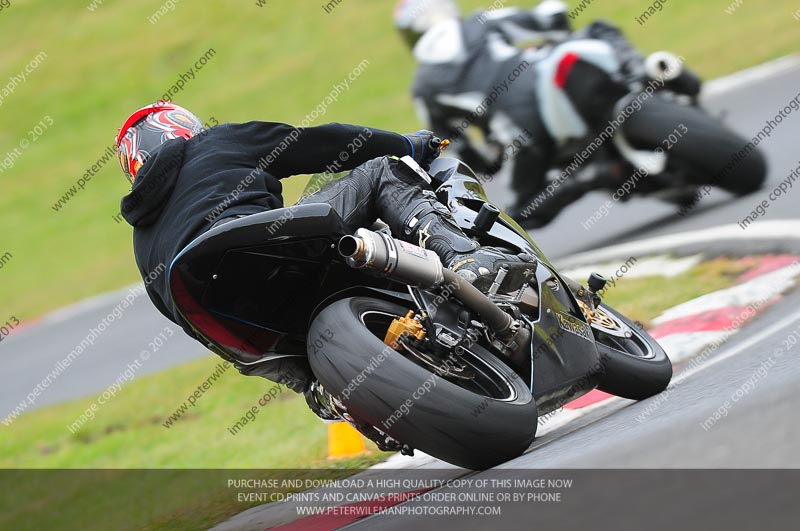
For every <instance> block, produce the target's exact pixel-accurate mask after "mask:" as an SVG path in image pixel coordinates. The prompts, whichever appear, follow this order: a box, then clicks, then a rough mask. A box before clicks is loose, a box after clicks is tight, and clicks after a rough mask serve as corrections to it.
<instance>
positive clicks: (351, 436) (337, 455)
mask: <svg viewBox="0 0 800 531" xmlns="http://www.w3.org/2000/svg"><path fill="white" fill-rule="evenodd" d="M366 451H367V447H366V445H365V444H364V437H363V436H362V435H361V434H360V433H358V431H357V430H356V429H355V428H354V427H352V426H351V425H350V424H348V423H346V422H335V423H333V424H328V459H344V458H347V457H355V456H357V455H361V454H363V453H364V452H366Z"/></svg>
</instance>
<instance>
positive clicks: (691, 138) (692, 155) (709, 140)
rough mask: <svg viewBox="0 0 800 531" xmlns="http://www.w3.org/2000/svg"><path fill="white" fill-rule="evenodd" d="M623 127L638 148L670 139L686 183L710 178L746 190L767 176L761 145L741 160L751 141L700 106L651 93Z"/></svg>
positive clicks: (673, 162)
mask: <svg viewBox="0 0 800 531" xmlns="http://www.w3.org/2000/svg"><path fill="white" fill-rule="evenodd" d="M676 130H677V132H676ZM624 132H625V135H626V137H627V139H628V140H629V141H630V143H631V145H633V146H634V147H636V148H638V149H655V148H657V147H661V148H662V149H663V148H664V144H663V142H665V141H667V142H668V143H669V145H670V146H669V151H668V155H669V168H670V169H673V170H677V171H679V172H681V173H682V174H684V175H686V176H687V178H688V181H689V182H688V183H685V184H699V185H702V184H710V185H713V186H719V187H720V188H723V189H725V190H727V191H729V192H732V193H734V194H736V195H746V194H750V193H752V192H755V191H757V190H759V189H760V188H761V186H762V185H763V184H764V181H765V179H766V176H767V164H766V160H765V158H764V155H763V153H762V152H761V151H760V150H759V149H758V148H754V149H752V150H751V151H749V153H747V155H746V156H744V157H743V158H741V159H738V160H737V156H738V155H737V154H738V153H739V152H740V151H742V150H743V149H745V146H747V145H748V143H749V142H750V141H749V140H746V139H744V138H742V137H740V136H739V135H737V134H735V133H733V132H731V131H729V130H728V129H726V128H725V127H724V126H723V125H722V124H721V123H719V122H718V121H717V120H715V119H714V118H713V117H711V116H709V115H708V114H706V113H705V112H703V111H702V110H701V109H698V108H696V107H689V106H686V105H681V104H679V103H677V102H674V101H670V100H667V99H664V98H661V97H653V98H650V99H649V100H647V101H645V102H644V103H642V108H641V110H639V111H636V112H635V113H633V114H631V115H630V117H629V118H628V119H627V121H626V122H625V125H624ZM670 135H672V137H670ZM671 140H674V142H672V141H671Z"/></svg>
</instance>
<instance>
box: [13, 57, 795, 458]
mask: <svg viewBox="0 0 800 531" xmlns="http://www.w3.org/2000/svg"><path fill="white" fill-rule="evenodd" d="M798 86H800V65H798V66H795V67H794V68H791V69H788V70H786V69H784V70H783V71H781V72H780V73H777V74H774V75H770V76H765V77H763V78H762V79H758V80H756V81H752V82H748V83H745V84H743V85H740V86H736V87H733V88H731V89H730V90H727V91H726V92H724V93H719V94H717V95H715V96H714V97H713V98H711V99H709V101H707V102H706V105H707V108H708V109H710V110H711V112H713V113H722V112H724V113H725V121H726V123H727V124H728V125H729V126H730V127H732V128H733V129H734V130H736V131H738V132H740V133H741V134H742V135H743V136H744V137H747V138H749V137H752V136H753V135H755V134H756V133H757V132H758V131H759V130H760V129H761V128H762V127H763V125H764V122H765V120H767V119H771V118H773V117H774V115H775V114H776V113H777V112H778V111H779V109H780V108H782V107H783V106H784V105H785V104H786V102H788V100H789V99H791V98H792V97H793V96H794V95H795V94H796V91H797V87H798ZM798 129H800V112H795V113H794V114H792V115H791V116H790V117H789V118H788V119H785V120H784V121H783V123H782V124H781V126H780V127H778V128H777V129H776V130H775V132H774V133H773V135H772V137H771V138H770V139H769V140H768V141H767V142H766V143H762V148H763V149H764V150H765V152H766V154H767V158H768V160H769V163H770V177H769V179H770V183H772V184H769V185H767V187H766V188H765V190H766V191H764V192H760V193H759V194H756V195H755V196H751V197H746V198H740V199H735V200H733V199H730V198H729V196H728V195H727V194H725V193H724V192H719V191H714V192H713V193H712V195H711V197H710V198H707V199H705V200H704V202H703V203H702V204H701V205H700V206H699V207H697V208H696V209H695V210H694V211H692V213H691V215H689V216H687V217H685V218H681V217H679V216H677V215H676V213H675V209H674V207H671V206H669V205H665V204H661V203H659V202H657V201H654V200H648V199H636V200H633V201H630V202H628V203H625V204H619V205H616V206H615V208H614V209H613V210H612V211H611V213H610V214H609V216H608V217H607V218H606V219H604V220H603V221H601V222H600V223H598V224H597V225H596V226H595V227H594V228H593V229H592V230H591V231H586V230H584V229H583V228H582V227H581V226H580V221H581V220H583V219H585V218H586V216H588V215H589V214H590V213H592V212H594V210H595V209H597V208H598V207H599V206H600V205H601V204H602V203H603V202H604V201H605V200H606V199H607V197H608V196H607V195H603V194H591V195H589V196H587V197H585V198H583V199H582V200H581V201H580V202H578V203H576V204H575V205H572V206H570V207H569V208H568V209H567V210H566V211H564V212H563V213H562V214H561V215H560V216H559V217H558V218H557V219H556V220H555V221H554V222H553V223H552V224H550V225H549V226H548V227H546V228H544V229H542V230H537V231H535V232H534V233H533V235H534V238H535V239H536V240H537V242H538V243H539V245H540V247H541V248H542V249H543V250H544V252H545V253H546V254H547V255H548V256H550V257H551V258H555V259H556V260H555V261H556V262H557V261H558V260H557V258H558V257H560V256H565V255H568V254H570V253H574V252H577V251H581V250H587V249H591V248H595V247H599V246H603V245H608V244H611V243H618V242H623V241H627V240H631V239H640V238H644V237H648V236H652V235H658V234H665V233H672V232H680V231H685V230H692V229H698V228H705V227H710V226H714V225H718V224H721V223H731V222H736V221H739V220H740V219H741V218H742V217H744V216H745V215H747V214H748V213H749V212H750V210H752V208H753V207H754V206H755V203H757V202H758V201H760V200H761V194H764V195H765V194H766V193H767V191H768V190H770V189H771V188H772V186H774V184H775V183H777V182H779V181H780V180H782V179H783V178H785V176H786V175H787V174H788V173H789V171H790V170H791V169H792V168H794V167H795V166H797V164H798V156H797V152H796V150H795V149H794V148H795V146H796V138H797V131H798ZM488 191H489V194H490V197H492V198H493V199H494V200H495V201H496V202H497V203H498V204H500V205H503V204H505V203H507V202H509V200H510V196H509V193H508V192H507V191H506V190H505V189H504V188H503V183H502V180H501V179H498V180H497V181H496V182H494V183H490V185H489V186H488ZM796 204H797V203H796V197H794V196H792V195H790V196H788V197H787V196H785V197H784V198H782V199H781V200H779V201H777V202H776V203H775V204H774V205H773V206H772V208H771V209H770V210H769V211H768V212H767V214H766V215H765V216H764V217H763V218H762V219H785V218H795V217H797V213H798V210H797V206H796ZM124 296H125V292H124V291H123V292H120V293H116V294H109V295H105V296H103V297H100V298H98V299H94V300H90V301H86V302H84V303H81V304H80V305H78V306H76V307H72V308H68V309H65V310H63V311H61V312H59V313H58V314H55V315H52V316H50V317H48V318H46V319H45V320H43V321H42V322H40V323H38V324H36V325H33V326H30V327H28V328H25V329H21V330H18V331H16V332H15V333H13V334H12V335H11V336H10V337H8V338H6V339H5V340H4V341H3V343H2V345H0V352H2V355H3V360H4V370H3V372H2V377H0V420H2V419H4V418H5V417H6V415H7V414H8V413H9V412H10V411H11V410H12V409H13V408H14V407H16V406H17V405H18V404H19V403H20V402H21V401H24V400H25V397H26V396H27V395H28V394H29V393H30V392H31V390H32V389H33V388H34V387H35V386H36V385H37V384H38V383H39V382H40V381H41V380H42V379H43V378H45V377H46V376H47V374H48V373H49V372H50V371H51V370H52V369H53V367H54V366H55V365H56V364H57V363H58V361H59V360H61V359H63V358H64V357H65V356H67V355H68V354H69V352H70V351H71V350H73V349H74V348H75V346H76V345H78V344H79V343H80V342H81V340H82V339H84V338H85V337H86V336H87V334H88V333H89V330H90V329H91V328H93V327H97V326H98V323H100V321H102V320H103V318H104V317H106V316H107V315H108V314H109V313H110V312H111V310H112V309H113V308H114V307H115V306H117V305H118V304H119V303H120V301H121V300H122V299H123V298H124ZM166 326H171V327H172V328H173V330H174V331H175V335H174V336H173V337H171V338H170V339H169V340H168V341H167V342H166V344H165V346H164V347H162V348H161V349H160V350H159V351H158V352H157V353H156V354H154V355H152V356H151V357H150V359H149V360H148V361H147V362H144V364H143V366H142V367H141V368H140V369H138V370H137V372H136V374H137V376H140V375H143V374H147V373H152V372H156V371H160V370H163V369H165V368H167V367H170V366H174V365H178V364H180V363H183V362H185V361H187V360H190V359H196V358H199V357H202V356H206V355H208V353H207V351H206V350H205V349H203V348H202V346H201V345H199V344H197V343H195V342H193V341H192V340H189V339H188V338H185V337H184V336H183V334H182V333H181V332H180V330H179V329H178V328H177V327H176V326H175V325H172V324H171V323H169V321H167V320H166V319H164V318H163V317H161V316H160V315H159V314H158V313H157V311H156V310H155V309H154V308H153V307H152V305H151V304H150V303H149V301H148V300H147V299H146V297H145V296H140V297H138V298H137V299H136V301H135V302H134V304H133V306H131V307H130V308H128V309H127V310H126V311H125V313H124V316H123V317H122V318H121V319H119V320H117V321H115V322H114V323H113V324H112V325H111V326H109V327H108V328H107V330H106V331H105V332H104V333H103V334H101V335H100V337H99V338H98V340H97V341H96V342H95V343H94V345H93V346H91V347H90V348H89V349H87V350H86V351H85V352H83V354H81V356H80V357H79V358H78V359H77V360H76V361H75V362H74V363H73V364H72V365H71V366H70V367H69V368H67V369H66V370H65V371H64V372H63V373H62V374H60V375H59V376H58V378H56V380H55V381H54V382H53V383H51V385H50V386H49V388H48V389H46V390H45V391H44V392H43V393H42V394H41V395H40V396H39V397H37V398H36V400H35V404H34V405H33V406H30V407H29V408H28V409H27V411H30V410H32V409H35V408H38V407H42V406H45V405H48V404H53V403H58V402H62V401H65V400H69V399H74V398H79V397H81V396H86V395H95V394H97V393H100V392H102V391H103V390H105V389H106V388H107V387H108V386H109V385H110V384H111V383H112V382H114V381H115V380H116V379H117V378H118V377H119V376H120V374H121V373H122V372H123V371H124V370H125V369H126V368H127V367H128V366H129V365H130V364H131V363H133V362H134V360H136V359H137V358H138V357H139V355H140V352H141V351H142V350H143V349H146V348H147V347H148V343H149V342H150V341H151V340H152V339H153V338H154V337H155V336H156V335H158V334H159V332H161V331H162V329H163V328H164V327H166ZM737 341H738V339H737ZM764 352H767V350H764ZM760 353H761V350H760V349H756V350H754V352H753V356H758V355H761V354H760ZM746 359H749V358H748V357H747V356H746V357H745V358H744V359H742V360H741V361H738V362H737V364H738V363H745V360H746ZM755 359H756V358H753V360H755ZM748 363H749V362H748ZM737 366H738V365H737ZM721 368H722V367H721ZM731 370H740V371H746V370H747V366H745V365H743V366H741V367H739V368H738V369H734V368H732V369H731ZM787 374H788V373H787ZM793 374H794V377H795V381H796V377H797V374H796V372H794V373H793ZM704 379H707V380H708V383H707V387H708V388H710V389H716V388H718V387H719V386H725V385H728V384H727V383H726V382H727V380H725V379H723V378H720V377H718V376H717V375H713V376H712V375H705V376H704ZM776 380H780V381H785V382H788V381H790V380H791V378H789V377H788V376H787V377H786V378H782V379H781V378H776ZM733 383H735V380H734V381H731V383H730V385H733ZM787 385H788V383H787ZM763 387H768V386H763ZM769 387H771V386H769ZM721 392H722V390H721ZM762 392H764V391H762V390H761V389H760V388H759V390H758V391H757V392H754V393H755V394H754V396H759V395H760V393H762ZM776 392H777V391H776ZM698 393H700V390H699V389H698ZM701 394H702V393H701ZM693 396H694V397H695V398H694V401H695V403H696V402H697V401H698V400H701V397H700V395H693ZM776 396H777V395H773V399H776ZM763 398H764V399H765V400H766V399H767V398H768V397H763ZM702 401H703V402H705V401H707V402H708V405H709V407H710V406H711V405H713V404H714V402H713V401H712V400H711V399H710V398H702ZM787 403H788V402H787ZM787 407H788V406H787ZM743 409H746V408H743ZM627 414H628V413H617V414H614V415H611V416H610V417H607V418H605V419H604V420H603V421H602V422H599V423H598V424H597V425H593V426H592V427H591V428H587V429H584V430H581V431H582V432H591V431H594V430H603V433H605V432H612V433H613V432H616V431H617V430H622V431H626V432H630V431H631V430H632V429H633V430H635V431H636V432H637V433H639V436H641V437H644V436H645V435H646V434H647V433H650V432H651V431H652V430H653V429H654V428H653V427H649V428H646V426H648V424H642V425H641V426H636V427H635V428H632V427H631V424H630V419H626V418H625V415H627ZM784 424H785V422H784V423H779V422H778V421H777V418H776V420H775V422H774V424H773V427H774V430H775V431H777V430H778V428H780V430H783V429H784V428H785V426H784ZM603 426H605V428H603ZM767 427H768V426H765V428H767ZM701 431H702V430H701ZM781 433H783V432H782V431H781ZM704 435H705V436H708V435H707V434H704ZM762 435H763V434H762ZM578 437H579V438H581V439H582V440H584V444H577V445H575V446H574V447H573V449H572V450H570V451H565V452H555V453H556V454H557V455H558V456H559V457H558V460H555V457H550V458H548V457H547V456H548V455H550V452H553V450H549V449H548V448H546V447H543V448H540V449H539V450H538V451H537V453H536V459H535V461H536V462H540V461H539V460H540V459H545V460H546V461H548V460H549V459H553V461H552V462H551V465H550V466H562V465H563V466H567V465H568V461H564V460H566V459H568V458H569V456H572V459H573V460H574V462H575V463H583V465H584V466H601V465H602V464H610V463H612V462H615V461H612V460H607V459H610V458H609V455H613V454H607V453H604V452H601V453H599V454H598V453H597V452H596V450H594V449H591V450H590V449H589V448H588V444H587V443H588V441H589V440H590V438H585V436H580V435H579V436H578ZM573 438H574V436H573ZM595 438H596V434H595V436H594V437H591V440H594V439H595ZM573 443H575V441H573ZM685 444H687V445H688V444H690V443H689V442H686V443H685ZM698 444H700V443H698ZM558 446H561V445H555V446H553V447H552V448H555V447H558ZM704 447H705V446H704ZM592 448H594V447H592ZM720 455H721V457H720V459H721V460H720V463H723V462H726V463H727V464H728V465H735V464H736V462H735V461H725V459H724V457H725V456H724V454H720ZM777 455H778V456H779V455H780V454H777ZM623 457H624V458H626V459H632V460H635V459H637V457H636V454H635V453H630V452H623V454H621V456H620V457H619V458H618V459H623ZM751 457H752V459H757V457H756V456H751ZM771 457H772V458H776V459H778V461H776V463H778V462H779V463H783V464H784V465H786V464H789V463H797V457H794V458H793V460H790V458H791V456H789V455H785V456H783V457H780V458H778V457H776V454H772V455H771ZM765 458H766V457H765ZM783 458H785V460H783ZM521 459H522V460H521V461H520V463H519V466H533V464H534V463H533V462H532V461H528V459H530V460H533V457H523V458H521ZM641 459H646V457H645V456H644V455H642V456H641ZM650 459H653V456H652V454H651V455H650ZM664 459H665V460H666V459H668V455H665V456H664ZM642 462H643V461H642ZM661 462H662V461H659V460H650V461H648V464H649V465H650V466H652V465H653V464H654V463H661ZM697 462H698V463H700V462H702V463H706V465H707V463H708V461H707V458H706V457H700V456H698V461H697ZM629 464H631V465H632V466H636V465H635V462H631V463H629ZM620 466H622V464H621V462H620Z"/></svg>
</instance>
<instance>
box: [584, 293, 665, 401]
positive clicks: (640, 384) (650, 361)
mask: <svg viewBox="0 0 800 531" xmlns="http://www.w3.org/2000/svg"><path fill="white" fill-rule="evenodd" d="M591 327H592V332H593V333H594V336H595V343H596V344H597V351H598V352H599V353H600V363H601V365H602V369H601V371H600V373H599V374H598V388H599V389H600V390H601V391H605V392H606V393H611V394H612V395H617V396H621V397H623V398H630V399H632V400H643V399H645V398H649V397H651V396H653V395H657V394H658V393H660V392H661V391H663V390H664V389H666V388H667V386H668V385H669V382H670V380H671V379H672V362H670V360H669V357H668V356H667V353H666V352H664V349H663V348H661V345H659V344H658V342H657V341H656V340H655V339H653V337H652V336H650V334H648V333H647V332H646V331H645V330H644V329H643V328H642V327H641V326H639V325H638V324H637V323H633V322H632V321H631V320H630V319H628V318H627V317H625V316H623V315H622V314H620V313H619V312H617V311H616V310H614V309H612V308H610V307H608V306H606V305H601V306H600V307H599V308H597V309H596V310H595V315H594V318H593V319H592V324H591Z"/></svg>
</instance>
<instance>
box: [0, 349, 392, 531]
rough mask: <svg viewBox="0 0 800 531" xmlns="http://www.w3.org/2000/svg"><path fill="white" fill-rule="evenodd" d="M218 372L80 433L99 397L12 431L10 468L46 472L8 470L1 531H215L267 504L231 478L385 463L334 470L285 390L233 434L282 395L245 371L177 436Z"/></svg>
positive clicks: (104, 417) (106, 409)
mask: <svg viewBox="0 0 800 531" xmlns="http://www.w3.org/2000/svg"><path fill="white" fill-rule="evenodd" d="M218 362H219V360H218V359H217V358H215V357H209V358H207V359H202V360H198V361H195V362H191V363H188V364H185V365H182V366H180V367H177V368H174V369H171V370H168V371H165V372H162V373H159V374H154V375H149V376H145V377H142V378H137V379H136V380H134V381H133V382H131V383H129V384H128V385H126V386H125V387H123V388H122V391H121V392H120V393H119V394H118V396H117V397H116V398H114V399H112V400H110V401H109V402H107V403H106V404H105V405H103V406H101V407H100V409H99V410H98V411H97V413H96V417H95V418H94V420H90V421H88V422H87V423H86V424H84V425H83V427H82V428H81V429H79V430H78V431H77V432H76V433H75V434H72V433H71V432H70V430H69V429H68V428H67V426H68V425H70V424H71V423H72V422H73V421H74V420H75V419H77V418H78V417H79V416H80V415H81V413H83V412H84V411H86V409H87V408H88V407H89V406H90V405H91V404H92V403H93V402H94V401H95V400H96V398H97V396H96V395H92V396H89V397H86V398H83V399H80V400H75V401H72V402H69V403H65V404H59V405H56V406H51V407H48V408H44V409H42V410H39V411H34V412H32V413H30V414H28V415H25V416H23V417H20V418H19V419H17V420H16V421H14V423H13V424H11V425H10V426H9V427H2V428H0V429H2V430H3V436H2V437H1V438H0V469H8V468H19V469H39V470H20V471H18V472H13V471H10V470H3V471H0V491H2V492H3V493H4V494H3V496H0V529H14V530H16V531H23V530H31V531H33V530H35V529H81V530H83V531H90V530H97V531H101V530H106V529H118V530H128V529H130V530H133V529H175V530H186V531H189V530H196V529H207V528H209V527H211V526H212V525H213V524H215V523H217V522H219V521H221V520H223V519H225V518H226V517H228V516H230V515H233V514H236V513H238V512H240V511H243V510H245V509H247V508H248V507H250V506H253V505H258V504H257V503H244V502H239V501H237V499H236V492H235V491H234V490H231V489H229V488H227V483H226V482H227V479H230V478H236V477H244V478H253V477H263V476H265V475H267V474H268V473H265V472H250V470H259V469H300V468H304V469H315V468H316V469H332V470H330V471H328V472H327V473H326V472H313V471H309V475H310V476H311V477H314V476H316V477H320V476H321V475H326V476H327V475H337V476H342V475H349V474H352V473H353V472H354V471H356V470H357V469H358V468H363V467H365V466H369V465H370V464H373V463H375V462H377V461H378V460H381V459H382V456H383V455H385V454H382V453H381V452H378V451H377V450H374V449H373V450H371V451H370V452H369V453H368V454H366V455H365V456H363V457H359V458H354V459H348V460H343V461H328V460H327V459H326V456H327V428H326V426H325V424H323V423H322V422H320V421H319V419H317V417H316V416H315V415H314V414H313V413H311V412H310V411H309V410H308V408H307V406H306V405H305V401H304V400H303V399H302V397H300V396H299V395H296V394H294V393H292V392H291V391H289V390H285V389H284V390H283V391H282V392H281V393H280V394H278V395H277V398H276V399H275V400H274V401H270V402H269V403H267V405H266V406H264V407H261V408H260V410H259V412H258V414H257V416H256V420H255V421H253V422H249V423H248V424H247V425H245V426H244V427H243V429H242V430H241V431H240V432H238V433H237V434H236V435H235V436H234V435H231V434H230V433H229V432H228V427H230V426H232V425H233V424H234V423H236V422H237V421H238V420H239V419H241V417H242V415H243V414H245V413H246V412H247V410H248V409H249V408H250V407H251V406H253V405H255V404H256V403H257V401H258V399H259V398H260V397H262V396H263V395H264V394H265V393H266V392H267V391H268V390H269V389H270V388H272V387H273V385H272V384H270V383H269V382H268V381H266V380H264V379H262V378H245V377H242V376H240V375H239V374H238V373H237V372H236V370H235V369H233V368H230V369H228V370H227V371H226V372H225V373H224V374H223V375H222V376H221V377H220V379H218V380H217V382H216V383H215V385H214V386H213V387H211V388H210V389H209V390H208V391H206V392H205V394H204V395H202V397H201V398H200V399H199V400H198V401H197V405H196V406H195V407H193V408H191V409H190V410H189V413H188V414H187V415H185V416H184V417H183V418H182V419H180V420H179V421H178V422H176V423H174V424H173V425H172V427H171V428H169V429H167V428H165V427H164V426H163V423H164V422H165V420H166V419H167V418H168V417H169V415H170V414H172V413H173V412H174V411H175V410H176V409H177V408H178V407H180V405H181V404H182V403H183V402H184V401H185V400H186V399H187V397H188V396H189V395H190V394H192V392H193V391H194V390H195V389H196V388H197V386H198V385H200V384H201V383H202V382H204V381H205V380H206V379H207V378H208V377H209V376H210V375H211V374H212V373H213V372H214V371H215V365H216V364H217V363H218ZM372 448H374V446H372ZM45 469H109V470H106V471H103V470H99V471H98V470H86V471H84V472H79V471H75V470H72V471H67V470H61V471H59V470H45ZM112 469H162V470H150V471H148V470H142V471H140V472H135V471H124V470H112ZM163 469H183V470H163ZM192 469H194V470H192ZM196 469H200V471H198V470H196ZM237 470H238V471H237ZM272 475H279V473H278V472H273V473H272ZM296 475H297V474H296V473H292V474H291V477H294V476H296ZM289 476H290V475H289V474H288V473H287V474H286V475H285V476H284V477H289ZM245 490H247V489H245ZM281 490H285V491H287V492H288V491H290V490H292V489H281ZM45 508H46V509H47V510H46V511H43V510H42V509H45ZM32 514H36V515H37V516H36V517H35V518H32ZM99 515H103V517H102V518H101V517H99ZM66 524H69V526H67V525H66Z"/></svg>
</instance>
